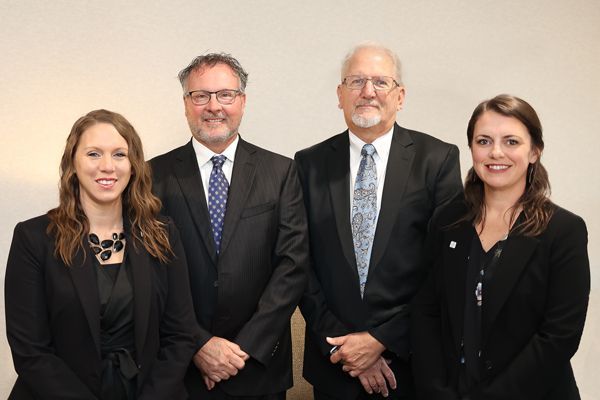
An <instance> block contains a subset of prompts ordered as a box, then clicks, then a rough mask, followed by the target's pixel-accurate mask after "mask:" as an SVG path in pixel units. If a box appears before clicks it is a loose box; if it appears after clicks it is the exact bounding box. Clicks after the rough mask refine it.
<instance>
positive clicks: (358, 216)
mask: <svg viewBox="0 0 600 400" xmlns="http://www.w3.org/2000/svg"><path fill="white" fill-rule="evenodd" d="M374 153H375V147H374V146H373V145H372V144H365V145H364V146H363V148H362V151H361V152H360V154H361V156H362V157H361V159H360V166H359V167H358V173H357V174H356V183H355V184H354V200H353V202H352V239H353V241H354V254H355V256H356V266H357V268H358V279H359V283H360V297H363V295H364V293H365V284H366V283H367V275H368V274H369V261H370V259H371V249H372V247H373V237H374V236H375V221H376V220H377V168H376V167H375V160H374V159H373V154H374Z"/></svg>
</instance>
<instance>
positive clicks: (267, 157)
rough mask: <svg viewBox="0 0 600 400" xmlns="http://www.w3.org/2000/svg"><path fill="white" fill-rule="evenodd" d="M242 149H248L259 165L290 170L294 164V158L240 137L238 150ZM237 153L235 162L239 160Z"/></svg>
mask: <svg viewBox="0 0 600 400" xmlns="http://www.w3.org/2000/svg"><path fill="white" fill-rule="evenodd" d="M240 150H243V151H246V152H247V153H248V154H250V155H251V156H252V157H253V159H254V160H255V162H256V163H257V164H258V165H262V166H264V167H265V168H269V169H274V170H280V169H284V170H288V169H289V168H290V166H291V165H292V164H293V160H292V159H291V158H289V157H286V156H284V155H281V154H278V153H275V152H273V151H270V150H267V149H265V148H262V147H259V146H257V145H255V144H252V143H250V142H246V141H245V140H242V139H241V138H240V141H239V143H238V152H239V151H240ZM237 161H238V160H237V155H236V160H235V161H234V164H235V163H236V162H237Z"/></svg>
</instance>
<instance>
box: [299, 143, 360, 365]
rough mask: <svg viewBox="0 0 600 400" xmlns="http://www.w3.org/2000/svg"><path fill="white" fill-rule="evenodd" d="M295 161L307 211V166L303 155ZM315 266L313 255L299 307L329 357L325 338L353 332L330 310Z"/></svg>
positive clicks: (328, 348) (310, 330)
mask: <svg viewBox="0 0 600 400" xmlns="http://www.w3.org/2000/svg"><path fill="white" fill-rule="evenodd" d="M295 160H296V163H297V165H298V176H299V178H300V183H301V184H302V191H303V193H304V206H305V209H306V210H309V209H310V204H309V199H310V196H309V192H308V191H309V187H308V183H307V180H306V175H307V174H306V166H305V165H304V163H303V159H302V155H301V153H296V156H295ZM313 265H314V264H313V262H312V254H311V258H310V264H309V268H308V273H307V275H308V283H307V287H306V291H305V292H304V294H303V295H302V298H301V300H300V304H299V305H300V311H301V312H302V316H303V317H304V320H305V321H306V327H307V328H308V331H307V332H308V334H309V335H310V336H311V338H312V340H313V342H314V343H316V344H317V345H318V346H319V349H320V351H321V354H323V355H324V356H328V355H329V351H330V350H331V347H332V346H331V345H330V344H329V343H327V341H326V340H325V338H326V337H336V336H343V335H346V334H349V333H352V332H351V331H350V330H349V329H348V328H347V327H346V326H345V325H344V324H343V323H342V322H341V321H340V320H339V319H338V318H337V317H336V316H335V314H333V313H332V312H331V311H330V310H329V307H328V306H327V300H326V299H325V295H324V293H323V290H322V288H321V284H320V283H319V280H318V279H317V276H316V274H315V271H314V268H313V267H312V266H313Z"/></svg>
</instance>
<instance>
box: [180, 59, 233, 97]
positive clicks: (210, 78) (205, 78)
mask: <svg viewBox="0 0 600 400" xmlns="http://www.w3.org/2000/svg"><path fill="white" fill-rule="evenodd" d="M239 82H240V81H239V78H238V76H237V75H236V74H235V72H234V71H233V70H232V69H231V67H230V66H229V65H227V64H221V63H219V64H215V65H214V66H212V67H210V66H204V67H201V68H198V69H195V70H193V71H192V72H190V75H189V77H188V81H187V86H188V90H190V91H191V90H209V91H214V90H221V89H237V88H238V87H239Z"/></svg>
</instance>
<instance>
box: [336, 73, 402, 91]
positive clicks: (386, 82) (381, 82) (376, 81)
mask: <svg viewBox="0 0 600 400" xmlns="http://www.w3.org/2000/svg"><path fill="white" fill-rule="evenodd" d="M368 81H371V83H372V84H373V89H374V90H378V91H385V90H392V89H394V87H396V86H400V84H399V83H398V82H396V80H395V79H394V78H392V77H391V76H372V77H370V78H367V77H366V76H360V75H349V76H347V77H345V78H344V80H343V81H342V84H344V85H346V87H347V88H348V89H350V90H361V89H362V88H364V87H365V85H366V84H367V82H368Z"/></svg>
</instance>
